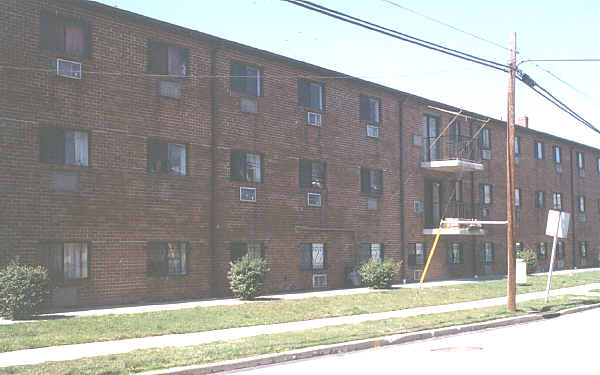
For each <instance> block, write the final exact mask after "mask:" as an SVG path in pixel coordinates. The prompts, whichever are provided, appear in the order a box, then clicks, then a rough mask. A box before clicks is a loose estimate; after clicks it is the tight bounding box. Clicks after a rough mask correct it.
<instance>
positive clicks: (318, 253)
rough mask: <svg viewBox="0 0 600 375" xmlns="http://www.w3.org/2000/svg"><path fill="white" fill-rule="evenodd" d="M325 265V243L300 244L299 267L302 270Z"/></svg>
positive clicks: (319, 267)
mask: <svg viewBox="0 0 600 375" xmlns="http://www.w3.org/2000/svg"><path fill="white" fill-rule="evenodd" d="M326 265H327V256H326V253H325V244H323V243H303V244H301V245H300V268H301V269H303V270H321V269H324V268H325V267H326Z"/></svg>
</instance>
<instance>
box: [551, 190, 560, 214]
mask: <svg viewBox="0 0 600 375" xmlns="http://www.w3.org/2000/svg"><path fill="white" fill-rule="evenodd" d="M552 208H553V209H555V210H562V193H552Z"/></svg>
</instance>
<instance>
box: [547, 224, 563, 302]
mask: <svg viewBox="0 0 600 375" xmlns="http://www.w3.org/2000/svg"><path fill="white" fill-rule="evenodd" d="M561 217H562V215H561V214H558V220H557V221H556V232H554V240H553V241H552V255H551V256H550V269H549V270H548V282H547V283H546V298H545V299H544V302H545V303H548V297H550V283H552V269H553V268H554V254H555V253H556V239H557V237H558V229H559V228H560V219H561Z"/></svg>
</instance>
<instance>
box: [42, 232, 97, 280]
mask: <svg viewBox="0 0 600 375" xmlns="http://www.w3.org/2000/svg"><path fill="white" fill-rule="evenodd" d="M43 248H44V252H45V257H46V266H47V267H48V276H49V277H50V279H52V280H56V281H62V280H81V279H87V278H88V258H89V256H88V255H89V254H88V243H87V242H53V243H48V244H44V246H43Z"/></svg>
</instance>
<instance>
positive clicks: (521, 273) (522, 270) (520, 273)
mask: <svg viewBox="0 0 600 375" xmlns="http://www.w3.org/2000/svg"><path fill="white" fill-rule="evenodd" d="M517 284H527V263H525V261H524V260H523V259H517Z"/></svg>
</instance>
